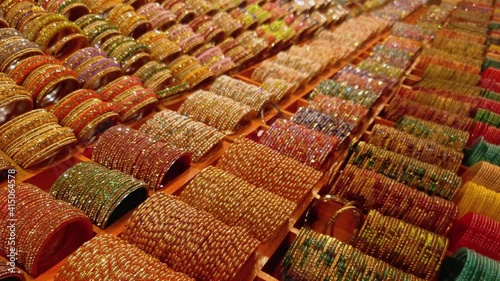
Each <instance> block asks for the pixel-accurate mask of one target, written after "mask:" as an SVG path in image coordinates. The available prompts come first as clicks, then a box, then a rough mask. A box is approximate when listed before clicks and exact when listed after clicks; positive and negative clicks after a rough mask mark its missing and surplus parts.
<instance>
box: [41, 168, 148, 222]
mask: <svg viewBox="0 0 500 281" xmlns="http://www.w3.org/2000/svg"><path fill="white" fill-rule="evenodd" d="M146 187H147V186H146V184H145V183H144V182H142V181H139V180H136V179H134V178H133V177H131V176H129V175H126V174H124V173H122V172H119V171H116V170H109V169H107V168H106V167H104V166H101V165H99V164H97V163H93V162H81V163H79V164H76V165H75V166H73V167H71V168H70V169H68V170H66V172H64V174H63V175H61V177H59V178H58V179H57V180H56V182H55V183H54V184H53V185H52V187H51V188H50V194H51V195H52V196H54V197H55V198H57V199H61V200H63V201H66V202H68V203H70V204H71V205H73V206H75V207H77V208H79V209H81V210H82V211H83V212H84V213H85V214H86V215H87V216H88V217H89V218H90V219H91V220H92V222H93V223H94V224H96V225H97V226H98V227H102V228H104V227H106V226H108V225H109V224H111V223H113V222H114V221H115V220H117V219H119V218H120V217H121V216H122V215H123V214H124V213H125V212H126V211H128V210H130V209H131V208H133V207H135V206H138V205H139V204H140V203H141V202H143V201H144V200H145V199H146V197H147V190H146ZM122 203H124V204H123V206H121V204H122ZM120 206H121V207H122V208H123V207H125V208H126V210H125V212H124V210H121V209H120Z"/></svg>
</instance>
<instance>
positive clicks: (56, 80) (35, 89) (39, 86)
mask: <svg viewBox="0 0 500 281" xmlns="http://www.w3.org/2000/svg"><path fill="white" fill-rule="evenodd" d="M33 58H37V57H33ZM25 60H28V61H30V62H31V61H32V59H30V58H27V59H25ZM22 62H23V61H21V63H22ZM34 66H35V68H34V67H31V66H30V65H28V66H27V67H28V69H27V70H29V71H30V73H29V74H28V75H27V77H26V78H25V79H24V81H23V84H22V85H23V87H25V88H26V89H27V90H28V91H30V92H31V93H32V95H33V100H34V101H35V105H36V107H46V106H48V105H51V104H54V103H56V102H57V101H59V100H60V99H61V98H63V97H64V96H65V95H67V94H69V93H71V92H73V91H75V90H76V89H78V88H80V85H81V83H80V81H79V80H78V78H77V74H76V73H75V72H74V71H73V70H71V69H69V68H67V67H65V66H64V65H61V64H59V63H46V64H42V65H40V64H39V63H36V62H34Z"/></svg>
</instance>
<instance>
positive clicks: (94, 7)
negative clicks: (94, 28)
mask: <svg viewBox="0 0 500 281" xmlns="http://www.w3.org/2000/svg"><path fill="white" fill-rule="evenodd" d="M83 3H85V5H87V6H88V7H89V8H90V10H91V11H92V12H93V13H96V14H106V13H107V12H109V10H111V9H113V8H114V7H116V6H119V5H121V4H123V2H122V1H120V0H83Z"/></svg>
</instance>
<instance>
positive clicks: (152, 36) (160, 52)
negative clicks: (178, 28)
mask: <svg viewBox="0 0 500 281" xmlns="http://www.w3.org/2000/svg"><path fill="white" fill-rule="evenodd" d="M137 42H139V43H141V44H143V45H145V46H147V47H148V51H149V53H150V54H151V56H152V57H153V58H154V59H155V60H157V61H159V62H163V63H167V64H168V63H170V62H172V61H174V60H175V59H176V58H178V57H179V55H180V54H181V51H182V49H181V47H179V45H178V44H177V43H174V42H172V41H170V39H169V37H168V35H167V34H165V33H164V32H161V31H158V30H152V31H150V32H148V33H146V34H144V35H143V36H141V37H140V38H139V39H137Z"/></svg>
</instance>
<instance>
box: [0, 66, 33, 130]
mask: <svg viewBox="0 0 500 281" xmlns="http://www.w3.org/2000/svg"><path fill="white" fill-rule="evenodd" d="M32 109H33V100H32V98H31V93H30V92H28V91H27V90H26V89H25V88H23V87H21V86H18V85H17V84H16V82H15V81H14V80H12V78H10V77H9V76H7V75H6V74H3V73H0V112H2V114H1V115H0V125H2V124H4V123H5V122H7V121H9V120H10V119H12V118H15V117H17V116H19V115H21V114H23V113H25V112H28V111H30V110H32Z"/></svg>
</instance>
